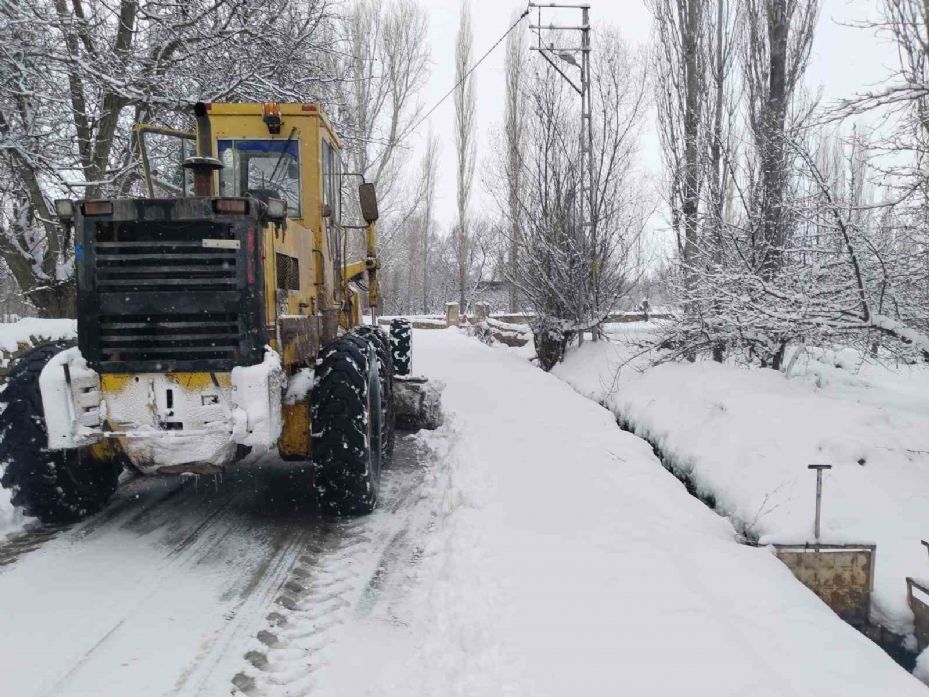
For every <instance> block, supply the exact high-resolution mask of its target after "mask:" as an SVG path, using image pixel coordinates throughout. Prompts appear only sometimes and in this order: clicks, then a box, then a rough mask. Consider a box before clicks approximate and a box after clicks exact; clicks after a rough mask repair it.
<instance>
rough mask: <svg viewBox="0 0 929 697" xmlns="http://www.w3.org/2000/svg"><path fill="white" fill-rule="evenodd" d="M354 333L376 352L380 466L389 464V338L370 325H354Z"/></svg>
mask: <svg viewBox="0 0 929 697" xmlns="http://www.w3.org/2000/svg"><path fill="white" fill-rule="evenodd" d="M352 331H353V332H354V333H355V334H357V335H358V336H360V337H361V338H362V339H364V340H365V341H367V342H368V343H370V344H371V345H372V346H374V350H375V351H376V352H377V361H378V366H377V374H378V378H379V379H380V383H381V467H387V466H388V465H389V464H390V458H391V457H392V456H393V453H394V441H395V439H396V435H395V431H394V422H395V414H394V359H393V356H392V355H391V353H390V340H389V339H388V338H387V335H386V334H385V333H384V331H383V330H382V329H379V328H378V327H371V326H361V327H355V329H353V330H352Z"/></svg>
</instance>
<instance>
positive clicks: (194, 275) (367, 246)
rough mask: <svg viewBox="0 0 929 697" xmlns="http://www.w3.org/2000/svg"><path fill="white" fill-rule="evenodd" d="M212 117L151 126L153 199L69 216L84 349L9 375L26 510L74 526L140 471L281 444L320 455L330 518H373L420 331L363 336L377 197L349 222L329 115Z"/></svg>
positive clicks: (262, 111)
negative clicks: (126, 476) (399, 384)
mask: <svg viewBox="0 0 929 697" xmlns="http://www.w3.org/2000/svg"><path fill="white" fill-rule="evenodd" d="M194 114H195V122H196V129H195V131H194V132H184V131H176V130H172V129H167V128H160V127H154V126H137V128H136V133H137V138H136V140H137V143H138V145H139V156H140V162H141V165H142V172H143V174H144V182H145V185H146V187H147V191H148V194H149V197H148V198H133V199H106V200H83V201H72V200H60V201H56V212H57V213H58V215H59V218H60V219H61V221H62V224H64V225H68V226H72V227H73V232H74V240H75V265H76V280H77V323H78V339H77V342H76V345H75V344H73V343H67V342H56V343H52V344H46V345H43V346H40V347H37V348H36V349H35V350H33V351H32V352H30V353H28V354H27V355H25V356H24V357H23V358H22V359H21V360H20V361H19V362H18V363H17V365H16V366H15V367H14V368H13V369H12V370H11V372H10V374H9V376H8V379H7V385H6V389H5V391H4V392H3V394H2V396H0V400H2V401H3V402H5V403H6V407H5V409H4V411H3V412H2V414H0V438H2V440H0V458H2V460H3V461H4V462H5V463H6V468H5V471H4V474H3V478H2V484H3V486H4V487H6V488H9V489H12V490H13V492H14V493H13V502H14V503H15V504H17V505H19V506H22V507H23V509H24V510H25V512H26V513H27V514H29V515H33V516H37V517H39V518H40V519H41V520H43V521H45V522H50V523H51V522H67V521H73V520H77V519H80V518H82V517H84V516H86V515H88V514H91V513H93V512H95V511H97V510H100V509H101V508H102V507H104V506H105V505H106V503H107V502H108V501H109V499H110V498H111V497H112V495H113V493H114V492H115V490H116V487H117V480H118V477H119V474H120V472H121V471H122V470H123V468H124V466H130V467H132V468H134V469H135V470H137V471H138V472H141V473H143V474H147V475H170V474H183V473H196V474H210V473H219V472H221V471H223V469H224V468H225V467H226V466H228V465H229V464H231V463H233V462H235V461H237V460H240V459H242V458H243V457H244V456H245V455H246V454H248V453H249V452H253V451H256V452H262V451H266V450H269V449H272V448H276V449H277V452H278V454H279V455H280V457H281V458H283V459H285V460H295V461H308V460H312V462H313V471H314V476H315V488H316V490H317V492H318V495H319V498H320V501H321V503H322V504H323V506H324V507H325V508H326V509H328V510H329V511H331V512H334V513H336V514H340V515H354V514H364V513H367V512H369V511H371V510H372V509H373V508H374V507H375V505H376V503H377V494H378V484H379V478H380V471H381V467H382V466H383V465H384V464H385V463H386V462H387V461H388V460H389V458H390V456H391V452H392V448H393V442H394V420H395V412H394V404H393V391H394V361H395V354H396V361H397V362H398V364H401V367H405V366H408V364H409V360H410V355H409V349H410V341H409V325H408V323H404V322H399V323H396V324H395V325H394V326H392V327H391V333H392V334H393V341H391V337H390V336H388V335H387V334H386V333H385V332H383V331H382V330H381V329H379V328H377V327H376V326H370V325H366V326H362V312H363V305H367V307H368V308H369V309H370V312H371V317H372V320H375V319H376V316H375V313H376V309H377V306H378V302H379V297H378V291H379V289H378V267H379V261H378V256H377V244H376V230H375V228H376V221H377V219H378V210H377V199H376V195H375V191H374V187H373V185H372V184H370V183H364V182H363V180H362V183H361V184H360V186H359V187H358V191H359V201H358V202H357V204H354V203H352V205H351V206H349V205H346V206H345V208H344V209H343V205H342V196H341V194H342V188H343V182H344V180H345V179H346V178H347V177H349V176H352V175H348V174H345V173H343V172H342V166H341V160H340V157H339V151H340V142H339V138H338V137H337V135H336V133H335V131H334V130H333V128H332V126H331V125H330V123H329V121H328V120H327V119H326V117H325V115H324V114H323V113H322V111H321V110H320V108H319V107H318V106H317V105H314V104H281V105H278V104H274V103H269V104H204V103H198V104H197V105H196V107H195V108H194ZM166 152H170V153H177V154H178V156H177V157H174V155H172V156H171V157H165V153H166ZM188 155H189V156H188ZM163 192H167V193H168V194H169V195H170V197H162V198H159V197H157V196H158V195H165V194H164V193H163ZM349 210H351V211H357V212H356V213H355V214H354V215H353V214H352V213H350V212H349ZM358 213H360V217H361V218H363V219H364V224H363V225H362V224H359V225H351V224H348V222H347V221H348V220H350V219H352V218H355V217H358ZM356 233H358V234H356ZM361 238H363V239H361ZM353 249H357V250H358V251H359V252H360V256H361V257H362V258H361V259H359V260H357V261H349V260H348V259H347V257H348V256H349V255H350V253H351V251H352V250H353ZM436 399H437V398H435V397H434V396H433V397H431V398H430V399H429V400H425V401H427V402H430V403H431V407H430V408H433V407H434V406H435V402H436ZM414 401H415V400H414ZM421 401H422V400H421ZM408 402H409V400H406V401H405V404H407V403H408ZM427 421H430V422H434V421H435V419H432V418H431V417H430V419H427Z"/></svg>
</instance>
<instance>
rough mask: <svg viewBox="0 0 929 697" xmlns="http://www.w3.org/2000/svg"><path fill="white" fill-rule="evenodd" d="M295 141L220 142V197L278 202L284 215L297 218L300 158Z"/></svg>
mask: <svg viewBox="0 0 929 697" xmlns="http://www.w3.org/2000/svg"><path fill="white" fill-rule="evenodd" d="M299 145H300V144H299V142H298V141H296V140H290V141H289V142H288V141H284V140H252V139H249V140H220V141H219V142H218V146H219V159H220V160H221V161H222V163H223V165H224V166H223V168H222V169H221V170H219V188H220V193H221V195H222V196H245V195H246V194H252V195H253V196H256V197H259V198H263V199H265V198H268V197H271V198H279V199H281V200H283V201H284V202H285V203H287V214H288V215H289V216H291V217H295V218H298V217H300V157H299V152H300V149H299Z"/></svg>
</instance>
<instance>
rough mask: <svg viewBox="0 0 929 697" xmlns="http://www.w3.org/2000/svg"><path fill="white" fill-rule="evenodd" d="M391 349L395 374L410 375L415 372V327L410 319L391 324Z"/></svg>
mask: <svg viewBox="0 0 929 697" xmlns="http://www.w3.org/2000/svg"><path fill="white" fill-rule="evenodd" d="M390 348H391V352H392V353H393V358H394V373H395V374H396V375H409V374H410V373H411V372H412V371H413V325H412V324H410V320H408V319H395V320H392V321H391V322H390Z"/></svg>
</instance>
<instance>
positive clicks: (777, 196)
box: [742, 0, 819, 278]
mask: <svg viewBox="0 0 929 697" xmlns="http://www.w3.org/2000/svg"><path fill="white" fill-rule="evenodd" d="M818 14H819V2H818V0H746V3H745V12H744V13H743V24H744V36H745V39H744V43H743V59H742V60H743V66H744V67H743V73H744V79H745V91H746V97H747V107H748V119H749V127H750V130H751V134H752V139H753V141H754V147H755V156H756V160H757V166H756V172H757V186H756V187H755V192H754V200H753V210H752V211H751V215H752V218H753V224H752V231H751V234H752V252H753V255H754V263H755V264H756V265H757V267H758V269H759V270H760V272H761V273H762V275H763V276H765V277H766V278H771V277H773V275H774V274H775V273H776V272H777V270H778V269H779V268H780V266H781V257H782V255H783V251H784V247H785V245H786V243H787V237H788V234H789V230H790V222H789V221H788V220H787V219H786V217H785V216H786V213H787V205H786V202H785V200H784V197H785V195H786V193H787V187H788V180H787V176H788V172H789V162H788V157H789V153H788V149H787V141H788V140H789V139H790V138H791V137H792V134H793V133H795V132H796V129H797V128H798V127H799V126H800V125H801V123H802V110H798V111H800V112H801V113H800V114H795V116H796V118H795V119H794V122H793V123H791V122H790V121H789V111H790V109H791V107H792V106H793V107H799V106H800V105H799V104H797V102H796V96H797V91H798V89H799V88H800V86H801V80H802V78H803V74H804V72H805V71H806V67H807V64H808V62H809V57H810V49H811V48H812V46H813V31H814V29H815V27H816V19H817V16H818Z"/></svg>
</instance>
